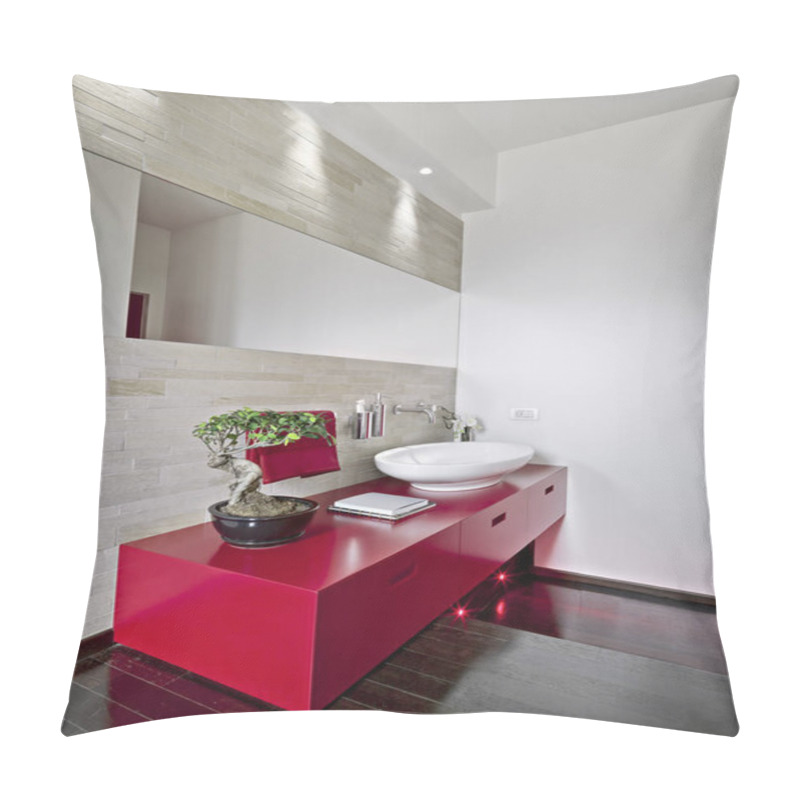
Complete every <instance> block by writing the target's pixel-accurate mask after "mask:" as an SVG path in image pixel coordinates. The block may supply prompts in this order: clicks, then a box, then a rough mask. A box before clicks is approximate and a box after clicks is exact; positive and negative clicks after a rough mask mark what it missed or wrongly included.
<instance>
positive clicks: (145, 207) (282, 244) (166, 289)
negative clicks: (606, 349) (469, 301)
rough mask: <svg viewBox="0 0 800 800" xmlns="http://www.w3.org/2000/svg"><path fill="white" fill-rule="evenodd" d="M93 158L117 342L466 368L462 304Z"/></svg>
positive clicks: (449, 294) (437, 289) (385, 269)
mask: <svg viewBox="0 0 800 800" xmlns="http://www.w3.org/2000/svg"><path fill="white" fill-rule="evenodd" d="M85 155H86V163H87V174H88V177H89V184H90V187H91V194H92V213H93V217H94V219H95V226H96V227H98V223H99V224H100V225H101V226H102V227H104V228H106V229H107V228H108V227H109V225H108V221H109V220H110V219H113V220H114V223H115V226H116V229H117V230H119V231H120V236H119V238H120V241H117V242H116V248H115V250H114V252H113V254H109V257H106V258H104V257H103V247H102V246H101V244H100V243H98V252H99V257H100V264H101V270H102V272H103V285H104V290H103V293H104V328H105V333H106V335H109V336H115V335H118V336H122V335H124V336H129V337H135V338H149V339H158V340H163V341H174V342H189V343H196V344H209V345H221V346H226V347H236V348H248V349H260V350H277V351H283V352H295V353H305V354H312V355H326V356H343V357H351V358H365V359H375V360H380V361H397V362H408V363H420V364H430V365H434V366H445V367H454V366H455V365H456V358H457V348H458V316H459V300H460V295H459V293H458V292H456V291H453V290H451V289H447V288H445V287H443V286H440V285H438V284H435V283H432V282H430V281H426V280H424V279H422V278H418V277H416V276H414V275H410V274H408V273H406V272H403V271H402V270H399V269H395V268H393V267H389V266H387V265H385V264H381V263H379V262H377V261H373V260H372V259H369V258H366V257H364V256H361V255H358V254H356V253H353V252H351V251H349V250H345V249H343V248H340V247H337V246H335V245H332V244H329V243H328V242H323V241H321V240H319V239H316V238H314V237H312V236H309V235H306V234H303V233H300V232H298V231H296V230H293V229H290V228H287V227H284V226H282V225H279V224H277V223H275V222H272V221H270V220H266V219H264V218H262V217H259V216H256V215H254V214H251V213H248V212H245V211H241V210H240V209H238V208H235V207H233V206H229V205H226V204H225V203H222V202H219V201H217V200H214V199H212V198H209V197H205V196H203V195H200V194H198V193H196V192H192V191H190V190H188V189H185V188H183V187H181V186H177V185H175V184H171V183H168V182H166V181H163V180H161V179H158V178H155V177H153V176H151V175H149V174H146V173H141V172H138V171H136V170H132V169H130V168H128V167H124V166H122V165H120V164H116V163H115V162H111V161H109V160H108V159H105V158H101V157H99V156H95V155H93V154H91V153H86V154H85ZM126 250H127V251H128V252H129V257H128V258H125V256H124V252H125V251H126Z"/></svg>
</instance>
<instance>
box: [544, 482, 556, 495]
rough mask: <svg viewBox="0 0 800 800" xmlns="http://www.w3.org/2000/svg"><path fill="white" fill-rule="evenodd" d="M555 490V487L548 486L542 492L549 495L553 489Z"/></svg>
mask: <svg viewBox="0 0 800 800" xmlns="http://www.w3.org/2000/svg"><path fill="white" fill-rule="evenodd" d="M555 488H556V485H555V484H553V485H552V486H548V487H547V488H546V489H545V490H544V493H545V494H550V492H552V491H553V489H555Z"/></svg>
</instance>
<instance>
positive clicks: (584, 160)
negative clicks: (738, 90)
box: [457, 99, 733, 594]
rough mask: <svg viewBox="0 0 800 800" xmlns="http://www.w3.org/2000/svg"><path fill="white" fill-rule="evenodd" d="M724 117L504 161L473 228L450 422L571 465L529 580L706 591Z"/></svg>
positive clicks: (678, 114)
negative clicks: (475, 419)
mask: <svg viewBox="0 0 800 800" xmlns="http://www.w3.org/2000/svg"><path fill="white" fill-rule="evenodd" d="M732 103H733V100H732V99H725V100H718V101H714V102H710V103H706V104H704V105H699V106H695V107H691V108H688V109H683V110H679V111H674V112H670V113H666V114H661V115H659V116H654V117H649V118H646V119H643V120H638V121H634V122H630V123H625V124H622V125H617V126H613V127H607V128H603V129H600V130H597V131H592V132H590V133H586V134H582V135H576V136H572V137H568V138H562V139H557V140H553V141H550V142H545V143H543V144H539V145H535V146H532V147H527V148H521V149H519V150H514V151H510V152H508V153H505V154H504V155H503V156H501V159H500V165H499V179H498V193H497V200H498V204H497V207H496V208H495V209H493V210H490V211H485V212H477V213H475V214H472V215H469V216H468V217H467V219H466V223H465V241H464V266H463V284H462V288H463V296H462V326H461V341H460V352H459V383H458V395H457V405H458V408H459V409H460V410H466V411H471V412H473V413H476V414H478V416H479V417H480V418H481V419H482V421H483V423H484V425H485V432H484V433H483V434H482V436H483V437H485V438H491V439H500V440H519V441H525V442H528V443H530V444H532V445H533V446H534V447H535V448H536V451H537V458H536V460H540V461H544V462H550V463H556V464H564V465H566V466H568V467H569V469H570V484H569V497H568V513H567V516H566V519H565V521H564V523H563V525H562V526H561V528H560V529H559V530H557V531H554V532H552V533H550V532H549V533H548V534H547V535H545V536H542V537H541V538H540V539H539V540H538V541H537V547H536V562H537V564H538V565H540V566H546V567H551V568H554V569H560V570H566V571H570V572H576V573H583V574H590V575H596V576H603V577H607V578H612V579H618V580H625V581H632V582H638V583H644V584H650V585H654V586H662V587H668V588H672V589H678V590H684V591H690V592H698V593H706V594H713V585H712V574H711V553H710V540H709V531H708V512H707V501H706V491H705V483H704V454H703V430H702V408H703V372H704V357H705V337H706V317H707V294H708V293H707V287H708V278H709V264H710V258H711V251H712V243H713V233H714V226H715V219H716V209H717V200H718V193H719V185H720V179H721V172H722V164H723V158H724V150H725V144H726V140H727V133H728V126H729V121H730V112H731V106H732ZM512 406H530V407H534V408H538V409H539V411H540V420H539V421H538V422H512V421H510V420H509V419H508V409H509V408H510V407H512Z"/></svg>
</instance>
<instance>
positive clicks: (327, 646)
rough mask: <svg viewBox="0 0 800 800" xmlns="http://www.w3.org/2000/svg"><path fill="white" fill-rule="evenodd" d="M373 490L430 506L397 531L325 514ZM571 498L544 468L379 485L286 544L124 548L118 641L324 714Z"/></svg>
mask: <svg viewBox="0 0 800 800" xmlns="http://www.w3.org/2000/svg"><path fill="white" fill-rule="evenodd" d="M551 485H552V486H553V487H558V488H553V489H550V490H549V491H546V490H547V487H549V486H551ZM367 491H378V492H387V493H390V494H403V495H409V496H416V497H426V498H428V499H431V500H433V501H434V502H435V503H436V507H435V508H433V509H430V510H428V511H425V512H423V513H421V514H418V515H416V516H413V517H409V518H407V519H405V520H402V521H399V522H395V523H391V522H385V521H381V520H373V519H368V518H360V517H351V516H346V515H342V514H334V513H331V512H328V511H327V507H328V506H329V505H330V504H331V503H332V502H333V501H334V500H336V499H339V498H341V497H347V496H350V495H354V494H360V493H361V492H367ZM565 491H566V469H565V468H563V467H549V466H539V465H529V466H526V467H523V468H522V469H520V470H518V471H517V472H515V473H513V475H511V476H509V477H508V478H507V479H506V480H505V481H503V482H502V483H500V484H498V485H496V486H493V487H489V488H486V489H479V490H474V491H469V492H458V493H425V492H420V491H416V490H414V489H412V488H411V487H410V486H409V484H407V483H404V482H401V481H396V480H394V479H392V478H381V479H378V480H376V481H369V482H367V483H364V484H360V485H358V486H351V487H347V488H346V489H339V490H336V491H333V492H327V493H325V494H321V495H317V496H315V497H314V499H315V500H317V501H318V502H319V503H320V510H319V511H318V512H317V514H316V515H315V517H314V519H313V521H312V523H311V524H310V526H309V527H308V529H307V531H306V533H305V535H304V536H303V537H301V538H300V539H297V540H295V541H293V542H289V543H287V544H284V545H279V546H276V547H271V548H263V549H247V548H237V547H233V546H231V545H229V544H227V543H225V542H223V541H222V539H221V538H220V536H219V534H218V533H217V532H216V530H215V529H214V527H213V525H212V524H211V523H204V524H201V525H194V526H192V527H189V528H184V529H182V530H179V531H173V532H171V533H165V534H161V535H158V536H152V537H149V538H147V539H142V540H139V541H136V542H131V543H129V544H125V545H122V546H121V547H120V558H119V569H118V579H117V597H116V606H115V612H114V638H115V641H117V642H119V643H120V644H124V645H127V646H129V647H132V648H134V649H137V650H140V651H142V652H145V653H148V654H150V655H152V656H155V657H156V658H160V659H163V660H164V661H168V662H170V663H172V664H175V665H177V666H179V667H182V668H184V669H188V670H191V671H192V672H195V673H197V674H199V675H203V676H205V677H207V678H210V679H212V680H215V681H218V682H220V683H223V684H225V685H228V686H231V687H233V688H235V689H238V690H239V691H242V692H245V693H247V694H250V695H252V696H254V697H258V698H261V699H262V700H265V701H267V702H270V703H273V704H275V705H277V706H280V707H282V708H286V709H310V708H324V707H325V706H326V705H328V704H329V703H331V702H332V701H333V700H335V699H336V698H337V697H338V696H339V695H340V694H342V693H343V692H344V691H346V690H347V689H348V688H349V687H350V686H351V685H352V684H353V683H355V682H356V681H357V680H359V679H360V678H361V677H362V676H363V675H364V674H366V673H367V672H369V671H370V670H371V669H373V668H374V667H375V666H377V665H378V664H379V663H380V662H381V661H383V660H384V659H386V658H387V657H388V656H389V655H391V653H392V652H394V651H395V650H396V649H397V648H398V647H400V646H401V645H402V644H403V643H404V642H406V641H407V640H408V639H410V638H411V637H412V636H414V635H415V634H416V633H417V632H418V631H419V630H421V629H422V628H424V627H425V626H426V625H427V624H429V623H430V622H432V621H433V620H434V619H435V618H436V617H438V616H439V615H440V614H442V613H443V612H444V611H446V610H447V608H448V607H450V606H451V605H452V604H454V603H455V602H456V601H457V600H458V599H459V598H460V597H461V596H463V595H464V594H466V593H467V592H468V591H469V590H471V589H472V588H473V587H474V586H475V585H476V584H478V583H479V582H480V581H482V580H483V579H484V578H486V577H487V576H488V575H489V574H491V572H492V571H493V570H494V569H496V568H497V567H498V566H500V564H502V563H504V562H505V561H507V560H508V559H509V558H510V557H511V556H513V555H514V554H515V553H517V552H518V551H519V550H521V549H522V548H523V547H525V546H526V545H527V544H529V543H530V542H531V541H533V539H535V538H536V536H538V535H539V534H540V533H541V532H542V531H543V530H544V529H545V528H546V527H549V525H551V524H552V522H555V521H556V520H557V519H558V518H559V517H560V516H563V514H564V511H565V502H566V495H565ZM542 503H543V504H544V505H545V507H546V510H545V511H541V510H540V508H539V506H540V504H542ZM551 519H552V522H548V520H551ZM545 523H546V524H545ZM542 525H544V527H541V526H542Z"/></svg>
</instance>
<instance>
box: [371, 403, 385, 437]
mask: <svg viewBox="0 0 800 800" xmlns="http://www.w3.org/2000/svg"><path fill="white" fill-rule="evenodd" d="M385 425H386V404H385V403H384V402H383V398H382V397H381V393H380V392H378V393H377V394H376V395H375V402H374V403H373V404H372V436H383V428H384V426H385Z"/></svg>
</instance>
